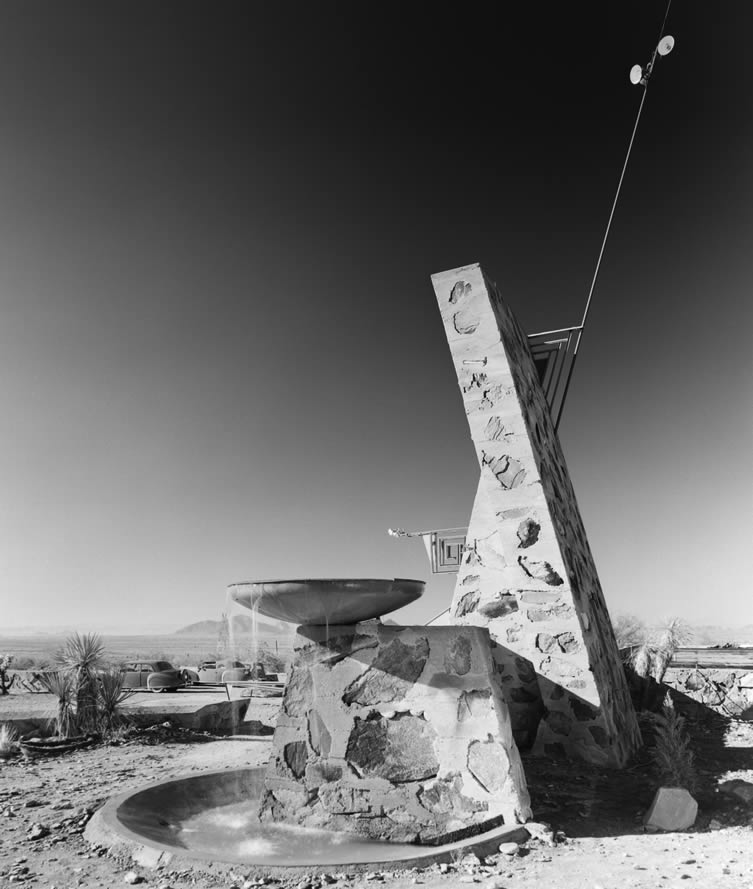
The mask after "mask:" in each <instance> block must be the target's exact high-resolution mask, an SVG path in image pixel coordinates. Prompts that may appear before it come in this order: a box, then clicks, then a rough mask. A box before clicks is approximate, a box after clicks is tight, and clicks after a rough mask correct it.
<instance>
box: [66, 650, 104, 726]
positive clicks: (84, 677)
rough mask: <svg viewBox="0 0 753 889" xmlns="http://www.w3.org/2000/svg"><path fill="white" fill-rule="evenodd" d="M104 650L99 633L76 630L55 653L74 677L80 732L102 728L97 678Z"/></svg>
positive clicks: (77, 724)
mask: <svg viewBox="0 0 753 889" xmlns="http://www.w3.org/2000/svg"><path fill="white" fill-rule="evenodd" d="M104 651H105V646H104V643H103V642H102V639H101V638H100V637H99V636H98V635H97V634H96V633H84V635H83V636H80V635H79V634H78V633H74V634H73V635H72V636H69V637H68V639H66V642H65V646H64V647H63V649H62V650H61V651H59V652H58V653H57V655H56V656H55V660H56V661H57V662H58V664H60V666H61V667H63V668H64V669H65V670H66V671H67V672H68V673H69V674H70V676H71V680H72V684H73V692H74V699H75V707H76V727H77V728H78V730H79V731H80V732H96V731H98V729H99V721H98V714H97V697H98V688H97V684H98V683H97V679H98V668H99V667H100V666H101V665H102V661H103V655H104Z"/></svg>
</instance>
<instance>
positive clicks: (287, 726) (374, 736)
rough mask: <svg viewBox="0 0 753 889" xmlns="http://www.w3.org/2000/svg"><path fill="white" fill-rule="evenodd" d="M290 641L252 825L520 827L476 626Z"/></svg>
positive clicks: (522, 812) (511, 762) (431, 835)
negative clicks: (291, 653)
mask: <svg viewBox="0 0 753 889" xmlns="http://www.w3.org/2000/svg"><path fill="white" fill-rule="evenodd" d="M304 634H305V635H304ZM298 640H299V647H298V649H297V654H296V659H295V661H294V664H293V666H292V669H291V674H290V677H289V680H288V684H287V686H286V689H285V695H284V698H283V702H282V709H281V712H280V716H279V718H278V722H277V727H276V729H275V734H274V741H273V752H272V757H271V760H270V763H269V766H268V771H267V777H266V781H265V793H264V796H263V799H262V806H261V813H260V817H261V818H262V820H271V821H280V822H284V823H287V824H298V825H303V826H306V827H317V828H325V829H330V830H338V831H345V832H348V833H353V834H358V835H361V836H364V837H370V838H373V839H382V840H392V841H395V842H424V843H441V842H445V841H449V840H451V839H456V838H459V837H461V836H464V835H470V834H472V833H475V832H479V831H480V830H483V829H484V827H486V826H489V827H491V826H493V825H496V824H501V823H505V824H515V823H521V822H523V821H525V820H526V819H527V818H529V817H530V805H529V798H528V792H527V790H526V784H525V778H524V775H523V769H522V766H521V762H520V757H519V754H518V750H517V747H516V746H515V742H514V741H513V737H512V729H511V725H510V718H509V713H508V710H507V706H506V704H505V700H504V696H503V694H502V692H501V689H500V687H499V684H498V677H497V674H496V673H495V666H494V662H493V659H492V657H491V646H490V640H489V634H488V632H487V630H486V629H482V628H479V627H425V626H418V627H398V626H391V625H390V626H385V625H382V624H381V623H380V622H378V621H368V622H365V623H361V624H356V625H351V626H335V627H330V628H329V630H328V631H327V630H325V628H324V627H305V628H303V627H302V628H299V630H298Z"/></svg>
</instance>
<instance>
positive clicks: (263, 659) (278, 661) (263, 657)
mask: <svg viewBox="0 0 753 889" xmlns="http://www.w3.org/2000/svg"><path fill="white" fill-rule="evenodd" d="M251 660H252V661H253V662H254V663H262V664H264V666H265V667H266V668H268V669H269V671H270V672H271V673H284V672H285V671H286V670H287V667H288V662H287V660H286V659H285V658H284V657H281V656H280V655H279V654H278V653H277V652H274V651H272V649H271V648H270V647H269V645H268V644H267V643H266V642H262V643H261V644H260V645H259V646H257V648H256V651H255V652H252V653H251Z"/></svg>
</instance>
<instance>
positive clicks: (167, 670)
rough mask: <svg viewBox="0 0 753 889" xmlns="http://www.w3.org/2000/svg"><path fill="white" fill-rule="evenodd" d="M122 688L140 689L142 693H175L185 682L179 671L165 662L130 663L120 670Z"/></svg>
mask: <svg viewBox="0 0 753 889" xmlns="http://www.w3.org/2000/svg"><path fill="white" fill-rule="evenodd" d="M121 672H122V673H124V681H123V687H124V688H134V689H135V688H140V689H143V690H144V691H154V692H161V691H177V690H178V689H179V688H183V687H184V685H185V684H186V683H185V680H184V679H183V676H182V675H181V672H180V670H176V669H175V667H173V665H172V664H170V663H168V662H167V661H131V662H129V663H127V664H125V665H124V666H123V668H122V670H121Z"/></svg>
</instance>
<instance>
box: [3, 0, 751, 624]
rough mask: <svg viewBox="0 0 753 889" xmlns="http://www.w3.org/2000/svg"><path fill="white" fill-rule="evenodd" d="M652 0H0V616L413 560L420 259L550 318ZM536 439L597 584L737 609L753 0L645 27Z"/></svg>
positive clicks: (461, 497)
mask: <svg viewBox="0 0 753 889" xmlns="http://www.w3.org/2000/svg"><path fill="white" fill-rule="evenodd" d="M664 8H665V3H664V0H651V2H649V0H633V2H612V3H609V4H605V3H603V2H596V0H594V2H581V3H577V4H573V3H569V4H562V3H543V4H540V3H539V4H515V5H513V4H494V5H493V6H492V5H489V4H480V5H478V6H477V5H475V4H464V5H462V4H461V5H460V6H457V5H452V6H448V7H447V8H445V7H442V6H441V5H440V4H431V5H429V4H426V5H421V4H405V3H402V4H397V3H382V4H378V5H374V4H362V3H353V4H345V3H327V2H321V3H319V2H318V3H315V4H313V3H298V4H296V3H284V4H283V3H274V4H272V3H266V4H262V3H252V4H241V3H229V2H228V3H224V4H210V3H201V4H191V3H187V2H180V3H177V2H176V3H168V2H161V3H156V2H135V3H101V2H97V3H93V2H92V3H86V4H85V3H74V2H70V3H65V4H61V3H53V2H48V3H45V2H39V0H37V2H33V3H26V2H10V3H6V4H4V5H3V8H2V10H0V109H2V115H1V116H0V196H1V200H0V423H2V434H0V468H1V472H2V496H0V605H1V608H0V631H2V630H3V629H5V630H12V629H13V628H15V627H19V626H24V625H26V626H29V625H32V626H47V625H57V624H68V625H73V626H78V627H80V628H81V629H86V628H89V627H91V628H98V627H99V628H101V627H109V628H114V627H119V628H126V627H136V626H143V627H146V626H150V625H162V626H166V627H178V626H181V625H183V624H186V623H189V622H191V621H194V620H198V619H203V618H209V617H218V616H219V614H220V612H221V611H222V610H223V609H224V607H225V606H224V603H225V598H224V597H225V588H226V586H227V585H228V584H229V583H232V582H236V581H241V580H252V579H266V578H286V577H307V576H308V577H328V576H334V577H337V576H343V577H347V576H365V577H380V576H387V577H392V576H407V577H419V578H425V579H427V580H429V584H428V587H427V592H426V594H425V596H424V598H423V600H422V601H421V602H420V603H418V604H416V605H414V606H411V607H410V608H408V609H405V610H404V611H403V612H400V613H399V614H398V615H397V619H398V620H401V621H403V622H410V621H419V620H423V619H428V618H429V617H431V616H432V615H433V614H435V613H436V612H438V611H440V610H442V608H444V607H446V605H447V604H449V597H450V590H451V586H450V584H449V582H448V581H447V578H438V579H432V578H431V577H430V575H429V567H428V562H427V560H426V557H425V554H424V550H423V547H422V546H421V545H420V543H419V542H418V541H404V540H403V541H399V540H394V539H392V538H389V537H388V536H387V534H386V530H387V528H388V527H390V526H402V527H406V528H425V527H432V526H433V527H446V526H455V525H463V524H465V523H466V522H467V520H468V517H469V513H470V509H471V505H472V501H473V496H474V493H475V490H476V483H477V479H478V467H477V465H476V461H475V456H474V451H473V447H472V443H471V440H470V436H469V432H468V427H467V424H466V421H465V416H464V413H463V408H462V401H461V398H460V394H459V392H458V389H457V384H456V381H455V376H454V371H453V368H452V362H451V359H450V353H449V349H448V347H447V344H446V341H445V337H444V332H443V328H442V324H441V321H440V318H439V313H438V310H437V307H436V303H435V298H434V295H433V292H432V289H431V285H430V282H429V276H430V275H431V274H432V273H433V272H437V271H441V270H444V269H448V268H453V267H455V266H459V265H465V264H468V263H472V262H476V261H479V262H481V263H482V264H483V266H484V268H485V269H486V270H487V271H488V273H489V274H490V275H491V277H492V278H494V279H495V280H496V281H497V282H498V283H499V284H500V286H501V288H502V291H503V293H504V294H505V296H506V298H507V300H508V301H509V303H510V305H511V306H512V307H513V309H514V311H515V312H516V314H517V315H518V317H519V319H520V321H521V323H522V324H523V326H524V328H525V329H527V330H528V331H529V332H535V331H538V330H542V329H551V328H554V327H558V326H563V325H568V324H574V323H577V322H578V321H579V320H580V315H581V313H582V310H583V305H584V302H585V297H586V294H587V291H588V286H589V284H590V279H591V275H592V272H593V268H594V264H595V261H596V256H597V253H598V248H599V246H600V243H601V238H602V235H603V231H604V226H605V224H606V219H607V216H608V213H609V209H610V206H611V201H612V197H613V194H614V189H615V186H616V183H617V179H618V176H619V172H620V169H621V165H622V161H623V157H624V153H625V150H626V148H627V143H628V139H629V136H630V132H631V129H632V126H633V121H634V117H635V113H636V111H637V108H638V103H639V101H640V92H641V91H640V88H639V87H634V86H632V85H631V84H630V82H629V79H628V72H629V70H630V67H631V66H632V65H633V64H635V63H645V62H646V61H648V59H649V57H650V54H651V51H652V49H653V46H654V45H655V43H656V40H657V38H658V30H659V26H660V24H661V20H662V17H663V15H664ZM665 30H666V31H667V32H669V33H671V34H673V35H674V36H675V38H676V41H677V42H676V46H675V49H674V52H673V53H672V54H671V55H670V56H668V57H667V58H666V59H662V60H660V62H659V63H657V68H656V70H655V73H654V77H653V79H652V81H651V84H650V87H649V90H648V96H647V99H646V105H645V108H644V112H643V118H642V122H641V126H640V129H639V131H638V135H637V139H636V143H635V147H634V149H633V155H632V160H631V164H630V167H629V168H628V172H627V176H626V179H625V184H624V187H623V194H622V198H621V202H620V205H619V206H618V210H617V214H616V217H615V220H614V224H613V227H612V233H611V238H610V242H609V244H608V246H607V250H606V253H605V257H604V262H603V265H602V271H601V276H600V279H599V284H598V287H597V291H596V294H595V297H594V303H593V307H592V311H591V315H590V317H589V325H588V328H587V330H586V334H585V338H584V340H583V344H582V347H581V354H580V357H579V363H578V365H577V368H576V372H575V376H574V379H573V384H572V388H571V393H570V397H569V401H568V404H567V408H566V413H565V416H564V419H563V422H562V426H561V430H560V437H561V439H562V444H563V447H564V451H565V455H566V457H567V460H568V464H569V467H570V471H571V474H572V477H573V481H574V484H575V489H576V492H577V494H578V498H579V503H580V507H581V511H582V513H583V516H584V520H585V523H586V528H587V530H588V532H589V536H590V540H591V545H592V548H593V550H594V554H595V558H596V563H597V566H598V568H599V571H600V574H601V578H602V584H603V586H604V590H605V594H606V597H607V602H608V604H609V606H610V609H611V610H612V611H613V612H633V613H636V614H638V615H640V616H642V617H643V618H644V619H646V620H648V621H652V620H655V619H658V618H660V617H661V616H662V615H666V614H681V615H683V616H685V617H686V619H688V620H690V621H693V622H697V623H716V624H727V625H735V624H745V623H751V622H753V605H751V602H752V601H753V600H752V599H751V594H750V577H749V572H748V570H747V568H746V567H745V566H746V564H747V561H746V560H747V558H748V555H749V552H750V545H751V544H750V541H751V530H752V526H753V521H752V519H753V510H752V508H751V493H752V492H753V484H752V482H753V478H752V476H753V470H752V469H751V465H752V461H751V453H753V448H752V445H753V410H752V408H753V405H752V404H751V402H752V400H753V399H752V398H751V379H752V374H751V371H752V370H753V349H752V348H751V341H750V333H751V331H752V330H753V324H752V323H751V322H753V310H752V309H751V296H750V292H751V283H752V282H753V248H752V247H751V245H752V244H753V200H752V198H753V194H752V184H753V172H752V171H753V163H752V162H751V158H752V157H753V114H751V108H752V107H753V77H752V76H751V62H750V45H749V44H750V35H751V33H753V6H751V4H749V3H731V2H722V3H708V2H701V0H681V2H675V3H673V5H672V8H671V11H670V15H669V21H668V23H667V27H666V29H665Z"/></svg>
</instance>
